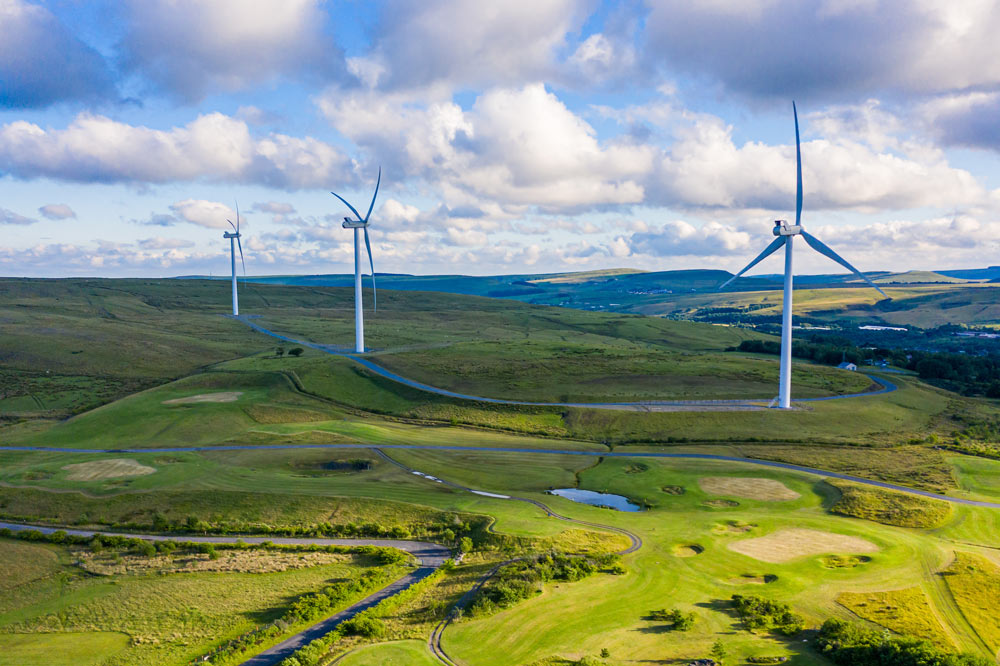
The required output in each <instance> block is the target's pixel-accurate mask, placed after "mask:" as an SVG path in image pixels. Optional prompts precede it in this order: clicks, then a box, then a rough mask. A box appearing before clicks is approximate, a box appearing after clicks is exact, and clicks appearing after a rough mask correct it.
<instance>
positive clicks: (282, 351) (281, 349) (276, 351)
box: [274, 347, 285, 358]
mask: <svg viewBox="0 0 1000 666" xmlns="http://www.w3.org/2000/svg"><path fill="white" fill-rule="evenodd" d="M274 355H275V356H277V357H278V358H281V357H282V356H284V355H285V348H284V347H275V349H274Z"/></svg>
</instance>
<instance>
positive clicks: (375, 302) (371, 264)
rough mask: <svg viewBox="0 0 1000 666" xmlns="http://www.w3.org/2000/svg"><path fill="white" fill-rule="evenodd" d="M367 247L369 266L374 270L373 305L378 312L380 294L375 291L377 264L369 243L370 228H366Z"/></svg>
mask: <svg viewBox="0 0 1000 666" xmlns="http://www.w3.org/2000/svg"><path fill="white" fill-rule="evenodd" d="M365 247H366V248H368V265H369V266H371V269H372V305H373V309H374V310H376V311H377V310H378V293H377V292H376V291H375V262H374V261H373V260H372V244H371V243H370V242H369V241H368V227H365Z"/></svg>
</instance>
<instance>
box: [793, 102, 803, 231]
mask: <svg viewBox="0 0 1000 666" xmlns="http://www.w3.org/2000/svg"><path fill="white" fill-rule="evenodd" d="M792 115H793V116H795V224H796V226H798V225H799V224H802V148H801V147H800V146H799V112H798V109H796V108H795V102H794V101H793V102H792Z"/></svg>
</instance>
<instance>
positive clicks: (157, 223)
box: [132, 213, 179, 227]
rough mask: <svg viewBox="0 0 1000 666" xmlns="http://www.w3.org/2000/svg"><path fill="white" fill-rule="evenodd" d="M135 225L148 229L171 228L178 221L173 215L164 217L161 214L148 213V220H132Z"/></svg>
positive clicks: (164, 215)
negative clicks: (148, 227)
mask: <svg viewBox="0 0 1000 666" xmlns="http://www.w3.org/2000/svg"><path fill="white" fill-rule="evenodd" d="M132 221H133V222H135V223H136V224H142V225H145V226H150V227H172V226H174V225H175V224H177V222H178V221H179V220H178V219H177V218H176V217H174V216H173V215H166V214H163V213H150V215H149V218H148V219H145V220H132Z"/></svg>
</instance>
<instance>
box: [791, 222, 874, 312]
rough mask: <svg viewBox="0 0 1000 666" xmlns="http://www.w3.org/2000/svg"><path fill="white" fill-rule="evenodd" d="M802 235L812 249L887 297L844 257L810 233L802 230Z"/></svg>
mask: <svg viewBox="0 0 1000 666" xmlns="http://www.w3.org/2000/svg"><path fill="white" fill-rule="evenodd" d="M802 237H803V238H805V239H806V243H808V244H809V247H811V248H812V249H814V250H816V251H817V252H819V253H820V254H822V255H824V256H827V257H829V258H831V259H833V260H834V261H836V262H837V263H838V264H840V265H841V266H843V267H844V268H846V269H847V270H849V271H851V272H852V273H854V274H855V275H857V276H858V277H859V278H861V279H862V280H864V281H865V282H867V283H868V284H869V285H870V286H871V287H872V289H874V290H875V291H877V292H878V293H880V294H882V295H883V296H885V297H886V298H889V297H888V296H887V295H886V293H885V292H884V291H882V290H881V289H879V286H878V285H877V284H875V283H874V282H872V281H871V280H869V279H868V276H866V275H865V274H864V273H862V272H861V271H859V270H858V269H857V268H855V267H854V266H851V264H849V263H848V262H847V260H846V259H844V258H843V257H841V256H840V255H839V254H837V253H836V252H834V251H833V250H831V249H830V248H829V247H827V246H826V245H824V244H823V243H822V242H821V241H820V240H819V239H818V238H816V237H815V236H813V235H812V234H808V233H806V232H804V231H803V232H802Z"/></svg>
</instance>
